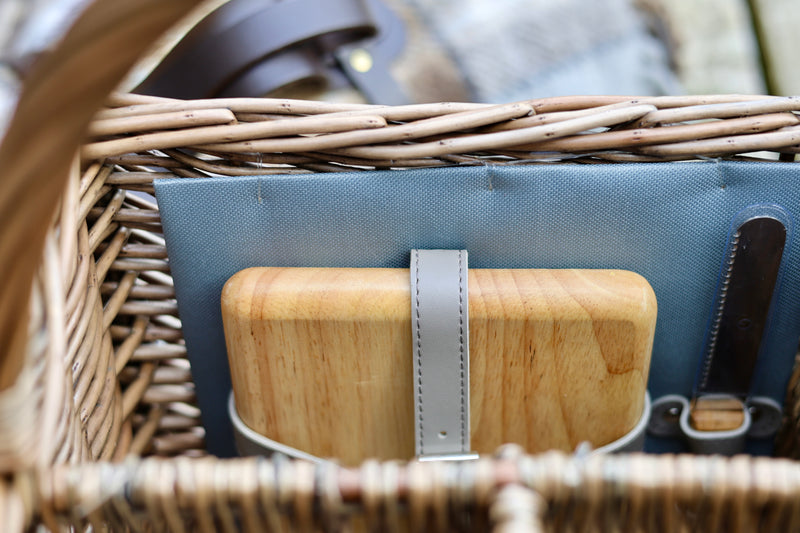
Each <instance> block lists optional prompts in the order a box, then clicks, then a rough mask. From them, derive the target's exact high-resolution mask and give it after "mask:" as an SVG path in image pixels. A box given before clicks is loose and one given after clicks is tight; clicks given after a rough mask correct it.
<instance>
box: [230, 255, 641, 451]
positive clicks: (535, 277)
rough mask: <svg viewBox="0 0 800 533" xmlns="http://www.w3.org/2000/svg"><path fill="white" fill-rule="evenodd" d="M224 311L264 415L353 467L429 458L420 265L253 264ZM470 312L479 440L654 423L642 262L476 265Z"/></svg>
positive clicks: (248, 396)
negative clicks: (416, 274)
mask: <svg viewBox="0 0 800 533" xmlns="http://www.w3.org/2000/svg"><path fill="white" fill-rule="evenodd" d="M222 314H223V322H224V327H225V336H226V341H227V346H228V357H229V360H230V366H231V377H232V382H233V390H234V396H235V403H236V408H237V410H238V413H239V415H240V417H241V418H242V420H243V421H244V422H245V424H247V425H248V426H249V427H250V428H252V429H254V430H255V431H257V432H259V433H261V434H263V435H265V436H266V437H268V438H270V439H273V440H275V441H278V442H281V443H283V444H286V445H289V446H292V447H295V448H298V449H300V450H302V451H305V452H307V453H311V454H313V455H317V456H321V457H337V458H339V459H340V460H341V461H342V463H343V464H348V465H355V464H358V463H359V462H361V461H362V460H364V459H365V458H368V457H376V458H380V459H394V458H398V459H409V458H411V457H413V455H414V427H413V424H414V421H413V417H414V404H413V397H412V394H413V385H412V350H411V294H410V281H409V271H408V270H406V269H333V268H252V269H248V270H244V271H242V272H239V273H238V274H236V275H235V276H233V277H232V278H231V279H230V280H229V281H228V283H227V284H226V285H225V288H224V290H223V293H222ZM469 317H470V321H469V327H470V330H469V345H470V380H469V382H470V395H471V397H470V424H471V439H472V448H473V450H475V451H477V452H479V453H489V452H492V451H494V450H495V449H496V448H497V447H498V446H499V445H501V444H504V443H507V442H515V443H518V444H520V445H522V446H523V447H524V448H525V449H526V450H527V451H528V452H531V453H534V452H540V451H544V450H548V449H560V450H567V451H571V450H573V449H574V448H575V447H576V446H577V445H578V444H579V443H581V442H583V441H589V442H590V443H592V444H593V445H594V446H596V447H597V446H602V445H604V444H607V443H609V442H611V441H614V440H616V439H617V438H619V437H621V436H622V435H624V434H625V433H627V432H628V431H629V430H630V429H632V428H633V427H634V425H635V424H636V422H637V421H638V420H639V417H640V415H641V414H642V409H643V408H644V394H645V389H646V386H647V374H648V369H649V364H650V352H651V348H652V344H653V334H654V330H655V318H656V299H655V295H654V293H653V290H652V289H651V287H650V285H649V284H648V283H647V281H646V280H645V279H644V278H642V277H641V276H639V275H638V274H634V273H632V272H627V271H620V270H483V269H473V270H470V271H469Z"/></svg>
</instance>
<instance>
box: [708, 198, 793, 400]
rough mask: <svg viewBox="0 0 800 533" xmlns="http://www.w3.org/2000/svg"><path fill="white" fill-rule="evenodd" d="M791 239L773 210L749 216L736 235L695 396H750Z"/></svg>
mask: <svg viewBox="0 0 800 533" xmlns="http://www.w3.org/2000/svg"><path fill="white" fill-rule="evenodd" d="M786 239H787V228H786V225H785V224H784V222H783V221H781V220H780V219H779V218H777V217H776V216H772V215H769V214H762V215H756V216H752V217H750V218H747V219H746V220H744V221H743V222H741V223H740V224H739V225H738V227H736V228H735V230H734V231H733V232H732V233H731V236H730V239H729V243H728V247H727V254H726V257H725V260H724V263H723V271H722V274H721V276H720V282H719V284H718V288H717V295H716V298H715V304H714V311H713V313H714V314H713V317H712V319H711V321H710V324H709V328H708V332H707V334H706V342H705V348H704V355H703V357H702V360H701V363H700V368H699V372H698V378H697V381H696V383H695V390H694V396H695V398H697V397H700V396H703V395H707V394H731V395H734V396H737V397H739V398H741V399H745V398H746V397H747V396H748V394H749V392H750V388H751V384H752V380H753V375H754V372H755V369H756V364H757V362H758V357H759V354H760V352H761V345H762V340H763V338H764V334H765V333H766V330H767V327H768V320H769V316H770V308H771V304H772V300H773V293H774V292H775V287H776V285H777V282H778V277H779V273H780V267H781V261H782V258H783V251H784V248H785V246H786Z"/></svg>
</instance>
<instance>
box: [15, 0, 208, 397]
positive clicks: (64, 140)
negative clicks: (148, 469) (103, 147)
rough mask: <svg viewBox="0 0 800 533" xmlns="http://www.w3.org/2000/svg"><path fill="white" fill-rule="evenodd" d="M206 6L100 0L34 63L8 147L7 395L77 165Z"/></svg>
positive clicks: (178, 0) (180, 0)
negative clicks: (157, 51) (131, 82)
mask: <svg viewBox="0 0 800 533" xmlns="http://www.w3.org/2000/svg"><path fill="white" fill-rule="evenodd" d="M198 3H199V0H170V1H169V2H164V1H163V0H128V1H127V2H118V1H116V0H94V1H92V2H91V3H90V4H89V5H88V7H86V8H85V10H84V11H83V13H82V14H81V16H80V17H79V18H78V19H77V20H76V21H75V22H74V24H73V25H72V27H71V28H70V29H69V30H68V31H67V32H66V34H65V35H64V37H63V38H62V40H61V41H60V43H58V45H57V46H56V47H55V48H54V49H53V50H52V51H51V52H48V53H46V54H43V55H42V56H41V57H39V58H38V59H37V60H36V62H35V63H34V64H33V65H32V68H31V70H30V71H29V72H28V74H27V76H26V79H25V80H24V82H23V85H22V94H21V96H20V99H19V102H18V105H17V109H16V111H15V113H14V116H13V118H12V119H11V122H10V124H9V127H8V130H7V132H6V135H5V137H4V138H3V139H2V144H0V169H1V170H0V172H1V174H0V176H1V177H0V280H2V284H3V288H2V291H0V390H4V389H6V388H8V387H9V386H10V385H12V384H13V383H14V382H15V380H16V377H17V376H18V375H19V372H20V370H21V369H22V366H23V362H24V357H25V347H26V344H27V333H28V327H27V320H28V307H29V299H30V292H31V284H32V281H33V275H34V272H36V270H37V268H38V265H39V264H40V262H41V257H42V250H43V246H44V239H45V236H46V234H47V231H48V230H49V228H50V227H51V225H52V220H53V216H54V214H55V212H56V210H57V207H58V202H59V198H60V196H61V193H62V191H63V190H64V188H65V186H66V182H67V176H68V175H69V168H70V164H71V162H72V161H73V159H74V157H75V154H76V153H77V150H78V148H79V146H80V143H81V141H82V140H83V138H84V135H85V132H86V128H87V125H88V123H89V121H90V120H91V118H92V116H93V115H94V113H95V112H96V111H97V109H98V108H99V107H100V106H101V105H102V103H103V101H104V99H105V98H106V97H107V96H108V94H109V93H110V92H111V91H112V90H113V89H114V87H115V86H116V85H117V84H118V83H119V82H120V80H121V79H122V77H123V76H124V75H125V74H126V73H127V71H128V70H129V69H130V67H131V66H132V65H133V64H134V63H135V61H136V60H137V59H138V58H139V56H140V55H141V54H142V53H143V52H144V51H145V49H146V48H147V47H148V46H150V44H151V43H152V42H153V41H154V40H155V38H157V37H158V36H159V35H160V34H161V33H163V32H164V31H165V30H166V29H167V28H169V27H170V26H171V25H172V24H173V23H174V22H176V21H177V20H178V19H179V18H180V17H181V16H182V15H184V14H185V13H187V12H188V11H189V9H190V8H191V7H193V6H194V5H196V4H198Z"/></svg>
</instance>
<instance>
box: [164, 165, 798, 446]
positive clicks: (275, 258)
mask: <svg viewBox="0 0 800 533" xmlns="http://www.w3.org/2000/svg"><path fill="white" fill-rule="evenodd" d="M796 168H799V167H795V165H789V164H777V163H749V162H720V161H704V162H689V163H658V164H644V163H643V164H619V165H616V164H615V165H576V164H559V165H534V166H514V165H512V166H506V165H504V166H482V167H481V166H478V167H450V168H437V169H421V170H407V171H389V172H382V171H376V172H353V173H341V174H339V173H334V174H308V175H291V176H265V177H237V178H209V179H165V180H159V181H157V182H156V194H157V197H158V202H159V206H160V209H161V216H162V221H163V225H164V232H165V235H166V240H167V247H168V251H169V257H170V266H171V269H172V274H173V276H174V279H175V287H176V292H177V297H178V305H179V311H180V316H181V319H182V320H183V323H184V331H185V339H186V345H187V348H188V353H189V357H190V359H191V362H192V372H193V374H194V380H195V383H196V386H197V394H198V397H199V401H200V407H201V410H202V412H203V420H204V424H205V426H206V428H207V430H208V444H209V448H210V450H211V451H212V452H213V453H216V454H218V455H230V454H232V453H233V444H232V437H231V433H230V427H229V421H228V419H227V415H226V413H225V405H226V403H225V398H226V395H227V394H228V391H229V390H230V378H229V373H228V365H227V358H226V355H225V342H224V337H223V331H222V324H221V317H220V303H219V298H220V292H221V289H222V286H223V284H224V283H225V281H226V280H227V279H228V278H229V277H230V276H231V275H233V274H234V273H235V272H237V271H239V270H241V269H243V268H247V267H251V266H325V267H407V264H408V258H409V251H410V250H411V249H413V248H422V249H424V248H452V249H466V250H468V251H469V254H470V267H472V268H619V269H626V270H632V271H634V272H638V273H639V274H641V275H643V276H644V277H645V278H646V279H647V280H648V281H649V282H650V284H651V285H652V286H653V289H654V290H655V293H656V297H657V298H658V306H659V309H658V322H657V327H656V337H655V344H654V350H653V359H652V365H651V373H650V381H649V390H650V393H651V395H652V396H653V398H658V397H659V396H661V395H664V394H668V393H677V394H686V395H688V394H690V393H691V390H692V385H693V382H694V378H695V373H696V370H697V365H698V359H699V357H700V356H701V352H702V344H703V336H704V332H705V329H706V325H707V322H708V317H709V314H710V312H711V305H712V300H713V296H714V290H715V286H716V282H717V278H718V275H719V271H720V266H721V262H722V259H723V254H724V250H725V244H726V236H727V233H728V230H729V227H730V224H731V221H732V219H733V217H734V216H735V215H736V213H737V212H739V211H740V210H741V209H743V208H745V207H747V206H750V205H753V204H777V205H780V206H782V207H783V208H784V209H785V210H786V211H787V212H788V213H789V214H790V216H792V217H797V215H798V212H800V187H798V186H797V181H798V178H799V177H800V174H798V171H797V170H795V169H796ZM791 240H794V237H792V239H791ZM791 240H790V242H789V243H788V251H787V254H786V259H785V261H786V267H787V268H786V271H785V272H786V274H785V276H784V278H783V281H782V285H781V288H780V294H779V296H778V298H777V300H776V303H775V305H776V307H775V314H774V317H773V318H774V320H773V322H772V327H771V329H770V333H769V337H768V338H767V340H766V350H765V352H764V357H763V358H762V360H761V362H760V365H759V367H758V371H757V375H756V376H755V381H754V385H753V392H754V393H756V394H761V395H767V396H770V397H772V398H774V399H775V400H777V401H779V402H782V401H783V396H784V390H785V385H786V383H787V380H788V377H789V372H790V370H791V367H792V362H793V358H794V355H795V352H796V349H797V342H798V338H799V337H800V309H798V306H799V304H800V268H798V267H799V266H800V265H798V261H800V256H798V249H797V248H798V247H797V246H796V245H795V243H794V242H791Z"/></svg>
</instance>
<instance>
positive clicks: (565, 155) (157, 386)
mask: <svg viewBox="0 0 800 533" xmlns="http://www.w3.org/2000/svg"><path fill="white" fill-rule="evenodd" d="M797 112H800V100H797V99H794V98H769V97H742V96H724V97H685V98H627V97H570V98H559V99H545V100H534V101H529V102H522V103H517V104H510V105H503V106H486V105H477V104H430V105H418V106H406V107H396V108H389V107H379V106H361V105H340V104H326V103H318V102H301V101H289V100H254V99H246V100H245V99H242V100H214V101H195V102H178V101H173V100H164V99H157V98H151V97H139V96H133V95H115V96H114V97H112V99H111V101H110V103H109V107H108V108H107V109H105V110H103V111H101V112H100V113H99V115H98V116H97V118H96V120H95V122H94V123H93V124H92V126H91V128H90V131H89V134H90V136H91V138H90V140H89V142H87V144H86V145H85V146H84V148H83V150H82V154H81V155H82V162H81V170H80V171H78V170H77V167H76V170H75V171H74V172H73V173H72V176H71V179H70V182H69V187H68V188H67V190H66V192H65V194H64V197H63V201H62V208H61V210H60V214H59V216H58V217H57V220H56V221H55V222H54V224H53V229H52V230H51V232H50V233H49V237H48V240H47V246H46V249H45V254H44V259H43V261H42V267H41V269H40V273H39V275H38V281H37V284H36V287H35V289H34V298H33V302H34V303H33V306H32V313H31V314H32V317H33V320H32V321H31V322H30V324H31V335H30V342H29V354H28V356H27V357H26V359H25V367H24V370H23V373H22V378H20V379H19V380H18V381H17V383H16V385H15V386H14V387H13V388H11V389H9V390H8V391H5V392H4V393H3V394H5V395H10V396H9V397H10V398H11V399H9V400H8V401H6V399H5V398H3V401H0V434H2V435H16V437H15V439H14V441H13V442H9V443H8V448H9V450H8V452H7V453H5V454H4V453H3V451H4V450H3V449H2V447H3V446H4V445H5V444H4V443H2V442H0V458H3V459H4V460H5V462H2V461H0V463H1V464H2V466H4V467H5V468H6V471H9V470H16V471H19V468H18V467H19V464H15V462H19V460H20V454H19V451H20V450H22V449H27V450H28V451H30V452H31V453H30V454H28V455H25V456H24V457H23V460H24V461H27V462H28V463H29V466H33V465H38V466H39V467H40V468H41V470H40V474H39V475H37V476H34V477H30V476H26V475H24V474H23V475H20V476H18V479H17V480H16V481H15V483H14V484H12V485H10V486H9V487H7V488H8V494H9V498H7V499H4V500H2V501H3V505H7V506H9V507H8V509H10V511H9V513H8V514H7V515H5V517H4V518H3V521H4V525H7V526H8V527H12V526H13V524H16V523H20V521H22V522H24V523H27V524H35V523H40V522H43V523H45V524H47V525H48V526H49V527H51V528H56V527H57V526H58V525H59V524H65V523H69V524H74V525H79V526H83V525H86V524H93V525H94V526H95V527H97V528H99V527H100V526H101V525H102V524H109V525H111V526H112V528H113V529H114V530H116V529H121V528H122V527H123V524H127V525H129V526H132V527H133V528H134V529H140V528H144V529H147V528H148V527H152V528H153V529H155V530H173V531H182V530H194V529H198V530H201V531H215V530H234V529H235V528H236V526H237V525H238V524H241V526H242V527H244V528H245V529H249V530H253V531H258V530H262V527H263V526H264V525H265V524H271V525H273V526H274V525H278V524H284V523H285V524H291V525H294V526H297V527H300V528H303V527H306V526H309V527H310V526H312V525H313V526H315V527H319V528H321V529H325V530H338V528H339V525H340V524H341V523H342V521H343V520H344V519H345V518H347V517H348V516H350V515H351V514H353V513H355V514H358V515H361V514H363V518H359V520H365V521H367V523H368V524H371V525H373V526H374V527H375V528H380V529H383V528H389V529H392V528H398V529H403V528H404V527H405V526H410V527H414V526H417V525H420V524H422V523H428V522H429V523H430V525H431V526H432V527H436V528H443V527H445V526H447V527H451V526H452V527H454V528H457V529H469V528H473V529H481V528H483V526H486V527H488V526H489V525H490V524H494V525H496V526H497V527H498V529H499V530H512V529H503V528H516V527H525V528H526V530H527V529H530V528H538V527H543V528H544V530H547V531H570V530H577V531H595V530H598V531H599V530H600V528H601V527H605V528H607V529H612V530H614V529H615V528H616V529H618V530H625V531H628V530H630V531H645V530H647V531H689V530H700V531H749V530H751V528H753V527H757V525H758V527H761V526H763V528H764V530H765V531H786V530H790V529H792V528H800V524H798V523H796V521H797V520H798V518H797V517H798V516H800V515H798V509H796V504H795V501H798V499H797V497H796V496H797V494H800V487H797V486H795V485H796V482H795V478H797V479H800V475H798V472H796V471H795V470H796V469H797V465H796V463H791V462H780V461H777V460H772V461H770V460H751V459H734V460H719V459H708V458H689V457H686V458H631V457H628V458H625V457H623V458H605V459H601V458H592V459H585V460H576V459H570V458H568V457H565V456H562V455H547V456H542V457H538V458H525V457H520V456H518V455H513V456H512V457H507V456H503V457H498V458H495V459H491V460H489V459H487V460H483V461H481V462H479V463H476V464H474V465H462V466H452V465H447V466H431V467H430V468H428V467H420V466H419V465H407V466H398V465H394V464H383V465H378V464H377V463H366V464H365V465H364V466H363V467H362V469H361V470H359V471H358V472H355V471H350V470H343V469H337V468H327V469H324V470H323V471H321V470H319V469H317V470H315V469H314V468H312V467H309V466H307V465H300V464H294V463H287V464H282V463H272V462H267V461H254V460H241V461H231V462H225V461H219V460H215V459H211V458H206V459H200V460H191V461H190V460H188V459H183V458H181V459H179V460H170V461H165V460H163V459H158V460H157V459H149V460H130V461H128V462H125V463H121V464H116V465H112V464H110V463H105V462H99V463H95V462H88V463H86V464H83V465H80V466H60V467H58V468H55V469H50V468H47V465H51V464H57V465H59V464H63V463H76V462H82V461H97V460H110V459H121V458H122V457H123V456H125V455H128V454H130V455H134V456H136V455H143V454H155V455H159V456H162V457H163V456H174V455H188V456H201V455H203V454H204V452H203V431H202V429H201V426H200V422H199V411H198V409H197V407H196V405H195V403H194V387H193V384H192V381H191V374H190V371H189V370H190V369H189V363H188V361H187V359H186V357H185V356H186V350H185V347H184V344H183V339H182V333H181V329H180V321H179V320H178V318H177V305H176V302H175V295H174V289H173V287H172V280H171V277H170V276H169V264H168V259H167V253H166V248H165V246H164V241H163V238H162V237H161V226H160V217H159V213H158V209H157V206H156V205H155V204H154V203H153V202H152V201H151V200H148V199H147V198H146V197H142V196H137V195H133V194H130V193H131V192H134V191H138V192H152V182H153V180H154V179H158V178H160V177H173V176H180V177H186V178H192V177H202V176H215V175H233V176H236V175H258V174H275V173H289V174H292V173H308V172H336V171H343V170H348V171H350V170H359V169H374V168H379V169H387V168H391V169H403V168H415V167H422V166H442V165H482V164H486V163H489V162H490V163H493V164H548V163H552V162H557V161H568V162H574V163H582V164H593V163H594V164H596V163H603V162H608V161H615V162H616V161H661V160H673V159H691V158H703V157H720V156H724V157H731V158H753V157H776V158H777V157H779V158H781V159H782V160H785V161H790V160H794V154H795V153H796V152H797V149H798V145H800V123H799V121H798V116H797V114H796V113H797ZM753 150H767V151H768V152H770V153H769V154H765V153H759V154H755V155H754V154H746V152H750V151H753ZM787 164H789V163H787ZM40 339H41V340H40ZM792 383H793V386H792V388H791V389H790V391H789V399H790V401H789V402H788V403H787V405H788V408H789V410H790V411H791V415H792V416H790V417H788V418H787V424H786V425H785V426H784V430H783V433H782V438H781V444H780V447H781V450H782V452H783V453H785V454H788V455H796V454H797V453H798V452H797V450H798V448H799V447H798V437H797V435H798V433H799V432H798V423H797V420H798V417H800V415H798V414H797V413H800V407H798V401H797V398H798V397H800V395H798V393H797V391H795V389H796V388H797V383H798V380H797V379H795V380H793V382H792ZM43 391H46V393H45V392H43ZM23 399H26V401H23ZM40 415H41V416H40ZM21 419H29V420H30V419H36V420H37V423H36V424H35V425H34V426H31V427H30V429H29V432H27V433H25V432H19V431H18V430H17V433H15V432H14V428H19V427H21V426H20V420H21ZM23 426H24V424H23ZM41 435H54V438H53V439H42V438H41ZM501 487H504V488H502V490H501ZM520 487H526V488H525V489H522V488H520ZM531 489H532V490H533V491H534V492H535V493H534V492H531ZM2 490H5V489H3V488H2V487H0V492H2ZM536 494H538V496H537V495H536ZM745 496H747V497H745ZM353 504H356V505H355V507H354V506H353ZM465 516H469V519H468V520H467V521H466V522H465V521H464V520H465V518H464V517H465ZM14 521H15V522H14ZM523 525H526V526H523ZM14 529H17V528H16V527H15V528H14Z"/></svg>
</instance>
